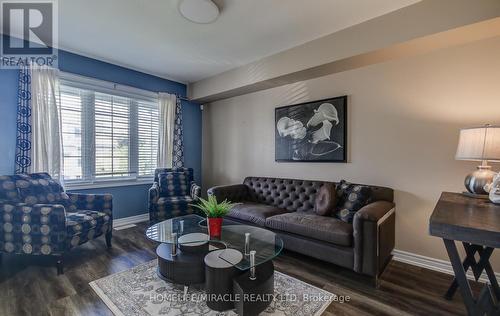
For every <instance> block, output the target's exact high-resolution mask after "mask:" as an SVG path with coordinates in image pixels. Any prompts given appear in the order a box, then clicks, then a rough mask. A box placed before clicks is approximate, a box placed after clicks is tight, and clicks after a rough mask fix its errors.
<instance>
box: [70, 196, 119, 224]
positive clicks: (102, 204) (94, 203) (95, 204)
mask: <svg viewBox="0 0 500 316" xmlns="http://www.w3.org/2000/svg"><path fill="white" fill-rule="evenodd" d="M67 194H68V197H69V203H70V204H69V209H68V211H70V212H71V211H76V210H89V211H98V212H103V213H106V215H109V217H110V219H112V218H113V195H111V194H83V193H67Z"/></svg>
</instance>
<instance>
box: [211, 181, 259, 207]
mask: <svg viewBox="0 0 500 316" xmlns="http://www.w3.org/2000/svg"><path fill="white" fill-rule="evenodd" d="M208 195H214V196H215V197H216V198H217V200H218V201H224V200H228V201H229V202H232V203H237V202H243V201H248V200H249V198H248V187H247V186H246V185H245V184H234V185H222V186H216V187H213V188H210V189H208Z"/></svg>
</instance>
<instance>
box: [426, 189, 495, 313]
mask: <svg viewBox="0 0 500 316" xmlns="http://www.w3.org/2000/svg"><path fill="white" fill-rule="evenodd" d="M429 231H430V234H431V235H432V236H436V237H440V238H442V239H443V241H444V245H445V247H446V250H447V252H448V256H449V257H450V261H451V265H452V266H453V271H454V273H455V278H454V280H453V282H452V284H451V285H450V288H449V289H448V291H447V292H446V294H445V298H446V299H449V300H451V299H452V298H453V295H454V294H455V292H456V290H457V288H459V289H460V293H461V295H462V297H463V300H464V302H465V305H466V307H467V312H468V313H469V315H481V316H483V315H500V303H499V301H500V288H499V286H498V281H497V279H496V277H495V273H494V271H493V268H492V267H491V264H490V261H489V260H490V257H491V254H492V253H493V250H494V249H495V248H500V205H495V204H493V203H491V202H490V201H489V200H482V199H475V198H470V197H466V196H463V195H461V194H459V193H450V192H443V193H442V194H441V197H440V198H439V201H438V203H437V205H436V207H435V208H434V212H433V213H432V216H431V218H430V221H429ZM455 241H459V242H461V243H462V245H463V247H464V249H465V253H466V256H465V259H464V261H463V262H462V261H461V260H460V256H459V254H458V251H457V247H456V245H455ZM476 253H477V254H479V260H476V258H475V255H476ZM469 268H470V269H471V270H472V272H473V274H474V277H475V279H476V281H477V280H478V279H479V277H480V276H481V274H482V273H483V271H485V272H486V275H487V276H488V279H489V281H490V284H489V285H488V284H485V285H484V287H483V289H482V290H481V293H480V294H479V297H477V298H476V297H474V295H473V293H472V290H471V287H470V284H469V281H468V280H467V277H466V272H467V270H469Z"/></svg>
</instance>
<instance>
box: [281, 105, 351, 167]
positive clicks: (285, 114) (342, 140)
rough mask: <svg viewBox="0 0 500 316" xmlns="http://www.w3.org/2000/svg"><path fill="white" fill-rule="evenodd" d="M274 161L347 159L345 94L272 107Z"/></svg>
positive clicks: (333, 160)
mask: <svg viewBox="0 0 500 316" xmlns="http://www.w3.org/2000/svg"><path fill="white" fill-rule="evenodd" d="M274 115H275V119H274V132H275V161H276V162H336V163H346V162H347V140H348V139H347V96H339V97H333V98H328V99H322V100H316V101H309V102H304V103H298V104H292V105H286V106H281V107H277V108H275V111H274Z"/></svg>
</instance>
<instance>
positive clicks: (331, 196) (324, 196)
mask: <svg viewBox="0 0 500 316" xmlns="http://www.w3.org/2000/svg"><path fill="white" fill-rule="evenodd" d="M336 204H337V192H336V191H335V185H334V184H333V183H325V184H323V186H322V187H321V188H320V189H319V192H318V194H317V195H316V200H315V201H314V213H316V214H317V215H321V216H328V215H331V214H332V213H333V211H334V210H335V206H336Z"/></svg>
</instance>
